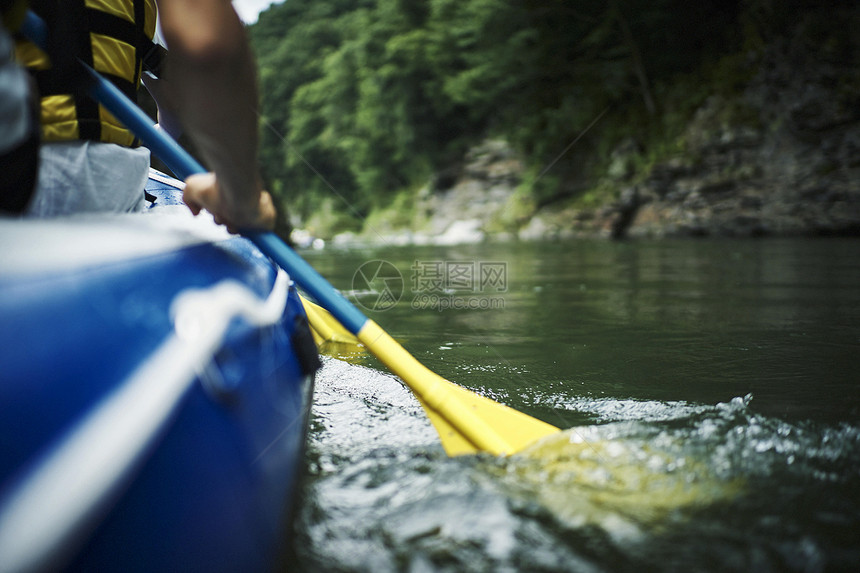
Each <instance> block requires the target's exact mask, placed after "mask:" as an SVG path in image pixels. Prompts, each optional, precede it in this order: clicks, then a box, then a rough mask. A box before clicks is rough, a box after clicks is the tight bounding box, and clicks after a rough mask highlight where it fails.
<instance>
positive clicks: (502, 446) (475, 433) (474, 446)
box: [358, 320, 559, 456]
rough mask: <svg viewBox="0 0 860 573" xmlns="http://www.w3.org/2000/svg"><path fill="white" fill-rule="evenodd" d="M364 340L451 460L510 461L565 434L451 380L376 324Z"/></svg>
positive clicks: (369, 324) (362, 336)
mask: <svg viewBox="0 0 860 573" xmlns="http://www.w3.org/2000/svg"><path fill="white" fill-rule="evenodd" d="M358 340H360V341H361V342H362V343H363V344H364V345H365V346H366V347H367V349H368V350H370V351H371V352H372V353H373V354H374V355H375V356H376V357H377V358H379V359H380V360H381V361H382V362H383V363H384V364H385V365H386V366H387V367H388V368H389V370H391V371H392V372H393V373H394V374H396V375H397V376H399V377H400V379H401V380H403V382H404V383H406V385H407V386H409V388H410V389H411V390H412V391H413V392H414V393H415V395H416V397H417V398H418V401H419V402H420V403H421V405H422V406H423V407H424V410H425V411H426V412H427V416H428V417H429V418H430V422H431V423H432V424H433V426H434V427H435V428H436V431H437V432H439V437H440V439H441V441H442V446H443V447H444V448H445V451H446V452H447V453H448V455H450V456H456V455H461V454H474V453H477V452H489V453H491V454H494V455H501V456H507V455H511V454H514V453H517V452H519V451H520V450H522V449H523V448H525V447H526V446H529V445H531V444H532V443H534V442H535V441H537V440H539V439H541V438H543V437H545V436H548V435H551V434H555V433H556V432H558V431H559V429H558V428H556V427H555V426H552V425H550V424H547V423H546V422H542V421H540V420H538V419H536V418H532V417H531V416H529V415H527V414H523V413H522V412H518V411H517V410H514V409H513V408H509V407H507V406H505V405H503V404H499V403H498V402H494V401H493V400H490V399H489V398H484V397H483V396H480V395H478V394H475V393H474V392H471V391H469V390H466V389H465V388H463V387H461V386H457V385H456V384H454V383H453V382H449V381H448V380H445V379H444V378H442V377H441V376H439V375H438V374H435V373H434V372H432V371H430V370H429V369H428V368H427V367H426V366H424V365H423V364H421V363H420V362H418V360H416V359H415V357H413V356H412V355H411V354H409V353H408V352H407V351H406V350H405V349H404V348H403V347H402V346H400V344H398V343H397V341H396V340H394V339H393V338H391V336H389V335H388V333H386V332H385V331H384V330H382V328H380V327H379V325H378V324H376V323H375V322H373V321H372V320H368V321H367V322H366V323H365V324H364V326H363V327H362V328H361V331H359V333H358Z"/></svg>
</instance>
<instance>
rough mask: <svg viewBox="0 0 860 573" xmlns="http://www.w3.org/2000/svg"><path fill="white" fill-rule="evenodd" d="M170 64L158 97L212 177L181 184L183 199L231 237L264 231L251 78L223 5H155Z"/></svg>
mask: <svg viewBox="0 0 860 573" xmlns="http://www.w3.org/2000/svg"><path fill="white" fill-rule="evenodd" d="M158 9H159V14H160V18H161V28H162V32H163V34H164V37H165V40H166V41H167V45H168V46H169V47H170V56H169V58H168V61H167V64H166V73H165V79H166V81H165V86H164V87H165V89H166V92H167V95H168V97H169V100H170V104H171V107H173V108H174V111H175V112H176V115H177V117H178V118H179V120H180V122H181V123H182V126H183V127H184V128H185V130H186V131H187V132H188V134H189V135H190V136H191V138H192V139H193V140H194V143H195V145H196V147H197V148H198V150H199V151H200V153H201V155H202V156H203V158H204V160H205V161H206V163H207V164H208V165H209V167H210V168H211V169H212V170H213V171H214V173H215V174H216V177H217V178H216V177H213V176H212V175H211V174H208V175H200V176H192V177H189V178H188V180H187V181H186V187H185V194H184V199H185V202H186V204H187V205H188V206H189V208H190V209H191V211H192V212H193V213H194V214H197V213H199V212H200V211H201V209H206V210H207V211H209V212H211V213H212V214H213V215H214V217H215V220H216V221H217V222H219V223H222V224H225V225H227V227H228V228H229V229H230V230H232V231H236V230H238V229H249V228H254V229H271V228H272V227H273V226H274V220H275V209H274V205H273V203H272V200H271V196H270V195H269V194H268V193H267V192H266V191H264V190H263V186H262V181H261V178H260V173H259V168H258V165H257V150H258V134H257V113H256V106H257V101H258V92H257V77H256V70H255V65H254V58H253V55H252V53H251V49H250V46H249V44H248V39H247V36H246V34H245V29H244V26H243V25H242V23H241V21H240V20H239V17H238V16H237V15H236V12H235V11H234V9H233V6H232V4H231V3H230V1H229V0H158Z"/></svg>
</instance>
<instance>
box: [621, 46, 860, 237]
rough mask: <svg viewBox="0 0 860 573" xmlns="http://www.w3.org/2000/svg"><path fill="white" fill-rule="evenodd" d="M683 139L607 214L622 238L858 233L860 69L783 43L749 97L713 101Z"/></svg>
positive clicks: (763, 59) (763, 63)
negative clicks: (682, 146) (674, 153)
mask: <svg viewBox="0 0 860 573" xmlns="http://www.w3.org/2000/svg"><path fill="white" fill-rule="evenodd" d="M685 140H686V144H687V149H686V150H685V152H684V155H683V156H679V157H676V158H673V159H670V160H668V161H666V162H663V163H661V164H658V165H655V166H654V167H653V169H652V170H651V172H650V173H649V174H648V175H647V177H645V178H644V179H643V180H641V181H640V182H638V183H637V184H635V185H633V186H632V187H631V188H628V189H627V190H625V191H624V192H622V193H621V194H620V197H619V200H618V201H617V203H616V204H615V205H614V208H613V209H611V210H610V212H609V213H606V214H605V216H607V217H608V219H609V220H610V226H613V234H614V235H615V236H624V235H627V236H632V237H639V236H666V235H717V236H759V235H822V234H827V235H832V234H838V235H858V234H860V68H858V67H857V63H856V62H853V63H852V62H845V61H840V60H838V59H828V58H826V57H824V55H823V54H822V52H821V50H816V49H814V48H812V47H810V46H809V45H806V44H804V43H803V42H801V41H794V42H789V41H782V42H776V43H774V44H772V45H771V46H769V47H768V48H767V50H766V51H765V52H764V53H763V54H762V55H761V56H760V61H759V63H758V71H757V73H756V74H755V76H754V77H753V79H752V81H750V83H749V84H748V86H747V87H746V89H745V90H744V93H743V97H742V98H741V99H740V100H739V101H727V100H726V99H724V98H722V97H720V96H713V97H711V98H710V99H709V100H708V101H707V102H706V103H705V105H704V106H703V107H702V108H701V109H700V110H699V111H698V112H697V114H696V116H695V117H694V119H693V121H692V122H691V124H690V125H689V126H688V128H687V130H686V134H685Z"/></svg>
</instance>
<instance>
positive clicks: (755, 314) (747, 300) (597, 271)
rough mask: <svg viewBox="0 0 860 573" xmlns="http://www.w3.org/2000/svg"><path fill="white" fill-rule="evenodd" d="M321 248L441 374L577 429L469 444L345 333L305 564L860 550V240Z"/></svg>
mask: <svg viewBox="0 0 860 573" xmlns="http://www.w3.org/2000/svg"><path fill="white" fill-rule="evenodd" d="M305 255H306V256H307V258H308V260H309V261H310V262H311V264H312V265H314V266H315V267H316V268H317V269H318V270H319V271H320V272H321V273H322V274H323V275H324V276H326V277H327V278H329V279H330V281H331V282H332V283H333V284H334V285H335V286H336V287H338V288H339V289H341V290H343V291H344V292H345V293H347V294H348V295H349V296H351V297H352V298H353V299H354V300H355V301H356V302H358V303H359V304H361V305H363V306H364V307H366V309H367V314H368V315H369V316H370V317H371V318H373V319H374V320H376V321H377V322H378V323H379V324H380V325H382V327H383V328H385V329H386V330H387V331H388V332H389V333H391V334H392V335H393V336H394V337H395V338H397V339H398V340H400V341H401V343H402V344H403V345H404V346H405V347H406V348H407V349H408V350H410V351H411V352H412V353H413V354H414V355H415V356H416V357H417V358H418V359H419V360H421V361H422V362H423V363H424V364H426V365H427V366H428V367H430V368H431V369H432V370H434V371H436V372H438V373H439V374H441V375H442V376H444V377H446V378H448V379H449V380H452V381H454V382H457V383H458V384H460V385H462V386H465V387H467V388H469V389H471V390H473V391H475V392H478V393H480V394H482V395H486V396H489V397H491V398H492V399H494V400H496V401H499V402H503V403H505V404H507V405H509V406H512V407H514V408H516V409H518V410H521V411H523V412H526V413H528V414H530V415H532V416H535V417H537V418H540V419H542V420H545V421H547V422H549V423H551V424H554V425H556V426H558V427H559V428H562V429H563V431H562V432H560V433H559V434H558V435H557V436H554V437H552V438H550V439H548V440H547V441H545V442H543V443H540V444H538V445H537V446H535V447H533V448H530V449H529V450H527V451H526V452H523V453H522V454H520V455H517V456H513V457H510V458H494V457H491V456H487V455H479V456H464V457H458V458H448V457H447V456H446V455H445V453H444V452H443V450H442V449H441V446H440V445H439V442H438V439H437V436H436V433H435V430H433V428H432V427H431V426H430V425H429V423H428V422H427V420H426V417H425V416H424V414H423V412H422V410H421V408H420V406H419V405H418V403H417V402H416V401H415V399H414V398H413V397H412V395H411V393H410V391H409V390H408V389H406V388H404V387H403V386H402V385H401V384H400V383H399V382H398V380H397V379H396V378H394V377H392V376H390V375H389V374H386V373H385V371H384V369H383V368H382V367H381V366H380V365H379V364H378V363H377V362H376V361H375V359H373V358H372V357H368V356H366V355H363V354H361V353H360V352H359V353H356V352H354V351H351V350H350V349H349V348H340V349H333V352H334V353H335V354H336V355H337V356H339V358H326V359H325V364H324V367H323V369H322V371H321V372H320V374H319V375H318V379H317V387H316V394H315V403H314V410H313V418H312V423H311V432H310V435H309V451H308V468H307V475H306V477H305V480H304V485H303V487H302V492H301V496H300V500H299V506H298V509H297V511H296V517H295V520H294V534H293V546H292V548H291V551H290V555H289V557H288V563H287V564H288V566H289V568H290V569H291V570H299V571H322V570H326V571H628V570H637V571H641V570H660V571H694V570H695V571H830V570H856V569H855V568H856V567H858V566H860V392H858V390H857V385H858V374H857V365H858V358H860V242H858V241H853V240H837V239H820V240H798V239H790V240H789V239H786V240H782V239H779V240H777V239H773V240H770V239H769V240H761V241H729V240H725V241H717V240H701V241H698V240H697V241H670V240H665V241H653V242H601V241H577V242H566V243H528V244H522V243H511V244H488V245H472V246H457V247H388V248H382V247H379V248H373V249H353V250H323V251H316V252H307V253H305Z"/></svg>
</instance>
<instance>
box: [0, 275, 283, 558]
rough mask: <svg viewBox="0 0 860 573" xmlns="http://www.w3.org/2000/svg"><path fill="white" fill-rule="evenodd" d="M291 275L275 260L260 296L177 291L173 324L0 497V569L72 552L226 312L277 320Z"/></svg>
mask: <svg viewBox="0 0 860 573" xmlns="http://www.w3.org/2000/svg"><path fill="white" fill-rule="evenodd" d="M289 283H290V280H289V277H288V276H287V274H286V273H285V272H284V271H283V270H280V271H279V273H278V276H277V278H276V280H275V284H274V286H273V287H272V291H271V293H270V294H269V296H268V297H267V298H266V299H265V300H261V299H260V298H258V297H257V296H256V295H254V294H253V293H252V292H251V291H250V290H248V289H247V288H246V287H244V286H243V285H241V284H240V283H238V282H236V281H234V280H225V281H222V282H220V283H218V284H216V285H215V286H213V287H210V288H206V289H188V290H186V291H183V292H182V293H180V294H178V295H177V296H176V297H175V299H174V301H173V303H172V305H171V316H172V318H173V322H174V332H173V333H172V334H170V335H169V336H168V338H167V339H166V340H165V342H164V343H162V345H161V346H160V347H159V348H158V349H156V350H155V352H154V353H153V354H152V356H151V357H150V358H149V359H148V360H147V361H146V362H145V363H144V364H143V365H142V366H141V367H140V368H138V369H137V371H135V372H134V373H133V374H132V375H131V376H130V377H129V378H128V380H126V381H125V382H124V383H122V384H120V385H119V386H118V387H117V389H116V390H115V391H114V392H113V393H112V394H111V395H109V396H108V397H107V398H106V399H105V400H103V401H102V402H101V403H100V404H97V405H96V406H95V407H94V408H93V409H92V411H91V412H90V413H89V415H88V416H87V417H86V418H84V419H83V420H82V421H81V422H80V423H79V424H78V425H77V426H76V427H75V428H73V429H72V430H71V431H70V432H69V433H68V434H67V435H66V436H65V439H63V440H62V441H60V442H59V443H58V444H57V445H56V446H55V447H54V448H52V449H51V450H50V451H48V452H47V453H46V455H45V456H44V457H43V458H42V459H41V461H40V462H39V463H38V464H37V465H36V467H35V468H33V469H32V470H31V471H30V472H29V473H28V474H27V475H26V477H25V479H24V480H23V482H22V483H21V484H19V486H18V487H17V488H16V489H13V490H12V491H10V492H9V495H8V496H7V497H6V498H5V499H3V500H2V503H0V573H7V572H12V571H31V570H42V569H43V568H45V567H50V568H53V567H59V566H62V565H63V564H64V563H63V562H64V561H65V560H67V559H68V558H70V557H71V556H72V555H73V554H74V551H75V549H76V548H77V547H78V545H79V544H80V543H81V542H82V539H85V538H86V534H87V533H88V532H89V531H91V530H92V528H93V527H95V525H96V524H98V522H99V520H100V519H101V518H102V517H103V516H104V514H105V512H106V511H107V509H108V508H109V507H110V505H111V502H112V501H114V500H115V499H116V498H117V497H118V496H119V495H120V494H121V493H122V491H123V489H124V488H125V487H126V486H127V485H128V483H129V481H130V480H131V478H132V477H133V475H134V474H135V470H136V469H137V468H138V467H139V466H140V464H141V462H142V460H143V459H144V458H145V457H146V455H147V453H148V452H149V451H150V449H151V447H152V445H153V443H154V442H155V441H156V440H157V439H158V438H159V436H161V435H162V434H163V432H164V431H165V429H166V427H167V425H168V424H169V423H170V421H171V420H172V419H173V416H174V415H175V413H176V412H177V410H178V408H179V405H180V404H181V401H182V398H183V397H184V396H185V394H186V393H187V391H188V390H189V389H190V388H191V387H192V385H193V382H194V380H196V379H197V377H198V375H199V373H200V372H202V371H203V369H204V368H205V367H206V366H207V365H208V364H209V363H210V361H211V360H212V356H213V355H214V353H215V352H216V351H217V350H218V348H219V347H220V346H221V344H222V343H223V339H224V336H225V334H226V332H227V329H228V327H229V325H230V323H231V321H233V320H234V319H236V318H241V319H242V320H244V321H246V322H247V323H248V324H251V325H253V326H257V327H263V326H267V325H271V324H275V323H277V322H278V320H280V319H281V317H282V316H283V313H284V311H285V308H286V304H287V295H288V291H289Z"/></svg>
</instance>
